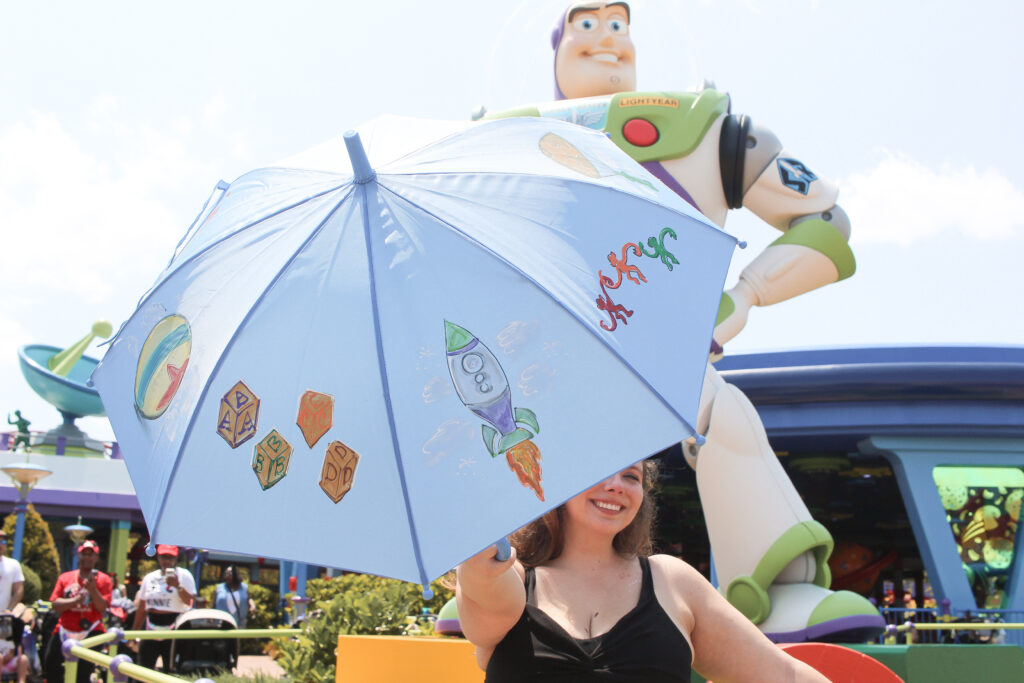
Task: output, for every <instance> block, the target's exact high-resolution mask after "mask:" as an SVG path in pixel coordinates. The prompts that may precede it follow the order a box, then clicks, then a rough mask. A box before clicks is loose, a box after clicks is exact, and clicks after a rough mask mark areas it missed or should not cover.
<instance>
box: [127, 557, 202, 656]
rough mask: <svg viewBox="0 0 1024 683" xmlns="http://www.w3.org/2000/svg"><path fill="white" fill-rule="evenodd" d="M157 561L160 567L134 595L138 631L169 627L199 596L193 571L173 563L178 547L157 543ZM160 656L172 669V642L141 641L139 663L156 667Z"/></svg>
mask: <svg viewBox="0 0 1024 683" xmlns="http://www.w3.org/2000/svg"><path fill="white" fill-rule="evenodd" d="M156 561H157V564H158V565H159V566H160V568H159V569H156V570H154V571H151V572H150V573H149V574H146V576H145V577H144V578H143V579H142V587H141V588H140V589H139V594H138V595H137V596H136V598H135V600H136V602H137V603H138V607H137V608H136V610H135V623H134V625H133V628H134V629H135V630H139V629H142V628H145V629H146V630H147V631H164V630H170V629H171V628H172V627H173V626H174V620H175V619H177V618H178V615H179V614H181V613H182V612H185V611H188V610H189V609H191V608H192V601H193V600H194V599H195V596H196V580H195V578H193V576H192V573H191V572H190V571H189V570H187V569H185V568H184V567H176V566H174V565H175V563H176V562H177V561H178V546H176V545H158V546H157V547H156ZM157 658H160V659H161V660H162V665H163V669H164V670H165V671H170V670H171V641H169V640H144V641H142V642H141V644H140V645H139V664H141V665H142V666H144V667H146V668H149V669H154V668H156V660H157Z"/></svg>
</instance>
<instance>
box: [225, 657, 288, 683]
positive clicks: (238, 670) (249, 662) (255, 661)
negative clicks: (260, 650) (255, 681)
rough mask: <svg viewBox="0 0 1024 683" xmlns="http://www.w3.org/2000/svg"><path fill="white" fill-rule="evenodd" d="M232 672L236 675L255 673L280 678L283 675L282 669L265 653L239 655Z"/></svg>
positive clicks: (252, 674) (253, 674)
mask: <svg viewBox="0 0 1024 683" xmlns="http://www.w3.org/2000/svg"><path fill="white" fill-rule="evenodd" d="M232 673H234V674H235V675H236V676H248V677H254V676H255V675H256V674H263V675H264V676H269V677H272V678H280V677H281V676H283V675H284V669H282V668H281V667H279V666H278V665H277V663H276V662H275V661H274V660H273V659H271V658H270V657H267V656H266V655H239V656H238V666H236V667H235V670H234V671H233V672H232Z"/></svg>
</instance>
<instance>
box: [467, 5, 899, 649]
mask: <svg viewBox="0 0 1024 683" xmlns="http://www.w3.org/2000/svg"><path fill="white" fill-rule="evenodd" d="M629 23H630V9H629V6H628V5H627V4H626V3H624V2H604V1H603V0H597V1H591V2H577V3H574V4H572V5H571V6H570V7H569V8H568V9H567V10H566V12H565V14H563V15H562V17H561V19H560V20H559V22H558V24H557V25H556V26H555V29H554V31H553V33H552V41H551V42H552V47H553V48H554V50H555V91H556V92H555V94H556V97H557V98H558V99H557V101H554V102H549V103H544V104H537V105H531V106H528V107H522V108H519V109H516V110H512V111H506V112H499V113H495V114H491V115H488V116H487V118H498V117H504V116H544V117H554V118H558V119H562V120H567V121H572V122H574V123H578V124H580V125H584V126H588V127H590V128H594V129H597V130H602V131H604V132H606V133H607V134H608V135H609V136H610V137H611V139H612V140H613V141H614V142H615V143H616V144H617V145H618V146H619V147H621V148H622V149H623V150H625V151H626V152H627V153H629V154H630V156H632V157H633V158H634V159H635V160H636V161H638V162H640V163H641V164H642V165H643V166H644V167H645V168H647V169H648V170H649V171H651V173H653V174H654V175H655V176H656V177H658V178H659V179H660V180H661V181H662V182H663V183H664V184H665V185H667V186H668V187H669V188H670V189H672V190H673V191H675V192H676V193H677V194H679V195H680V196H682V197H683V198H684V199H685V200H687V201H688V202H690V203H691V204H693V205H694V206H695V207H696V208H697V209H698V210H700V211H701V212H702V213H703V214H704V215H705V216H707V217H708V218H709V219H710V220H712V221H713V222H714V223H716V224H717V225H719V226H722V225H724V223H725V219H726V215H727V213H728V211H729V209H738V208H740V207H744V206H745V207H747V208H748V209H750V210H751V211H753V212H754V214H756V215H757V216H758V217H760V218H761V219H763V220H764V221H765V222H766V223H768V224H770V225H771V226H772V227H774V228H775V229H777V230H779V231H781V232H782V236H781V237H779V238H778V239H777V240H775V242H773V243H772V244H771V245H769V246H768V247H767V248H766V249H765V250H764V251H763V252H762V253H761V254H759V255H758V256H757V257H756V258H755V259H754V260H753V261H752V262H751V263H750V264H749V265H748V266H747V267H746V268H745V269H744V270H743V272H742V273H741V274H740V277H739V281H738V282H737V283H736V285H735V286H734V287H733V288H732V289H729V290H728V291H727V292H725V293H724V294H723V295H722V304H721V307H720V309H719V314H718V320H717V323H716V327H715V330H714V338H713V341H712V349H711V359H712V361H713V360H716V359H717V358H718V357H720V355H721V353H722V347H723V346H724V345H725V343H726V342H728V341H729V340H730V339H732V338H733V337H735V336H736V335H737V334H739V332H740V331H741V330H742V329H743V327H744V325H745V324H746V320H747V313H748V311H749V310H750V308H751V307H752V306H768V305H770V304H774V303H778V302H780V301H785V300H786V299H789V298H792V297H794V296H798V295H800V294H804V293H806V292H809V291H811V290H814V289H817V288H819V287H822V286H824V285H827V284H829V283H832V282H836V281H838V280H842V279H843V278H846V277H849V276H850V275H852V274H853V272H854V268H855V263H854V257H853V253H852V252H851V251H850V247H849V245H848V243H847V241H848V239H849V235H850V225H849V220H848V219H847V216H846V213H845V212H844V211H843V210H842V209H841V208H840V207H839V206H837V205H836V197H837V195H838V187H837V186H836V185H835V184H834V183H831V182H829V181H827V180H825V179H823V178H820V177H818V176H817V175H815V174H814V173H813V172H812V171H811V170H810V168H808V166H807V165H805V164H804V163H803V162H802V161H800V160H799V159H798V158H796V157H795V156H793V155H791V154H789V153H788V152H786V151H785V150H784V149H783V148H782V145H781V144H780V143H779V141H778V139H777V138H776V136H775V135H773V134H772V133H771V132H770V131H769V130H768V129H766V128H764V127H762V126H760V125H758V124H756V123H754V122H752V121H751V119H750V118H748V117H746V116H744V115H739V114H733V113H731V111H730V101H729V96H728V95H727V94H725V93H722V92H718V91H716V90H714V89H712V88H708V87H704V88H701V89H700V90H698V91H693V92H635V88H636V69H635V49H634V47H633V44H632V41H631V40H630V38H629ZM697 430H698V432H699V433H700V434H702V435H703V436H704V437H705V439H706V440H705V443H704V444H703V445H700V446H698V445H697V443H696V442H695V441H694V440H692V439H691V440H690V441H689V442H687V443H684V444H683V446H684V453H685V455H686V458H687V461H688V462H689V464H690V465H691V466H692V467H693V468H694V469H695V470H696V473H697V485H698V489H699V491H700V498H701V504H702V506H703V509H704V513H705V518H706V520H707V525H708V534H709V536H710V541H711V549H712V555H713V558H714V563H715V570H716V573H717V576H718V580H719V587H720V590H722V592H723V593H724V594H725V595H726V597H727V598H728V600H729V601H730V602H731V603H732V604H733V605H734V606H736V607H737V608H738V609H739V610H740V611H741V612H743V614H745V615H746V616H747V617H749V618H750V619H751V620H752V621H753V622H754V623H755V624H757V625H758V626H759V627H760V628H761V630H762V631H763V632H765V633H766V634H767V635H768V636H769V637H770V638H772V639H773V640H776V641H787V642H793V641H801V640H833V641H843V640H846V641H863V640H865V639H867V638H870V637H872V636H874V635H876V634H877V633H879V632H881V630H882V629H883V628H884V627H885V623H884V620H883V619H882V617H881V616H880V615H879V613H878V611H877V610H876V609H875V607H874V606H873V605H872V604H871V603H870V602H868V601H867V600H866V599H865V598H863V597H861V596H860V595H857V594H855V593H851V592H847V591H837V592H836V591H831V590H829V584H830V582H831V576H830V574H829V569H828V564H827V560H828V557H829V555H830V554H831V552H832V547H833V540H832V537H831V535H830V534H829V533H828V531H827V530H826V529H825V527H824V526H822V525H821V524H820V523H818V522H816V521H815V520H814V519H812V517H811V515H810V513H809V512H808V510H807V506H806V505H804V503H803V501H802V500H801V499H800V496H799V495H798V494H797V492H796V489H795V488H794V487H793V484H792V482H791V481H790V480H789V478H788V477H787V476H786V473H785V471H784V470H783V469H782V466H781V465H780V464H779V462H778V458H777V457H776V455H775V453H774V452H773V451H772V449H771V447H770V445H769V443H768V438H767V435H766V434H765V430H764V425H763V424H762V422H761V420H760V418H759V417H758V414H757V412H756V411H755V409H754V406H753V405H752V404H751V402H750V401H749V399H747V397H746V396H745V395H744V394H743V393H742V392H741V391H740V390H739V389H737V388H736V387H734V386H732V385H730V384H728V383H727V382H725V381H724V380H723V379H722V377H721V376H720V375H719V374H718V372H717V371H716V370H715V369H714V367H713V366H712V365H711V363H710V362H709V363H708V367H707V372H706V376H705V381H704V390H703V393H702V395H701V399H700V409H699V417H698V425H697Z"/></svg>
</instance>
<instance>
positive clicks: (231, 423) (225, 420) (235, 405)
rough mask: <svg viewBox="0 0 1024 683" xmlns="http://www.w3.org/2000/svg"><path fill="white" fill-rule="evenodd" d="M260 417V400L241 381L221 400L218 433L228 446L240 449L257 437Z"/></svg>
mask: <svg viewBox="0 0 1024 683" xmlns="http://www.w3.org/2000/svg"><path fill="white" fill-rule="evenodd" d="M259 416H260V399H259V397H258V396H256V394H254V393H253V392H252V389H250V388H249V387H247V386H245V383H244V382H242V381H241V380H239V381H238V382H237V383H236V384H235V386H233V387H231V388H230V389H228V392H227V393H226V394H224V396H222V397H221V399H220V412H219V415H218V417H217V433H218V434H220V435H221V436H222V437H223V438H224V440H225V441H227V442H228V445H229V446H231V447H232V448H238V447H239V446H240V445H241V444H243V443H245V442H246V441H248V440H249V439H251V438H252V437H254V436H256V424H257V422H258V421H259Z"/></svg>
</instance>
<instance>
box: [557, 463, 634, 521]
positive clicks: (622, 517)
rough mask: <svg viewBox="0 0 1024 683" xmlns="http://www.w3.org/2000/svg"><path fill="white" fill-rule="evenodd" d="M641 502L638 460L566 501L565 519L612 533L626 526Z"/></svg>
mask: <svg viewBox="0 0 1024 683" xmlns="http://www.w3.org/2000/svg"><path fill="white" fill-rule="evenodd" d="M643 502H644V465H643V462H638V463H636V464H635V465H632V466H630V467H627V468H626V469H624V470H622V471H621V472H618V473H616V474H614V475H612V476H611V477H608V478H607V479H605V480H604V481H602V482H601V483H600V484H597V485H596V486H592V487H590V488H589V489H587V490H586V491H584V492H583V493H581V494H579V495H578V496H576V497H575V498H572V499H570V500H569V501H568V502H567V503H566V504H565V510H566V517H567V521H568V522H569V523H570V524H572V525H576V526H579V527H581V528H586V529H592V530H594V531H599V532H602V533H607V534H610V535H612V536H614V535H615V534H617V533H619V532H620V531H622V530H623V529H625V528H626V527H627V526H629V524H630V523H631V522H632V521H633V518H634V517H636V514H637V512H639V511H640V506H641V505H642V504H643Z"/></svg>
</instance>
